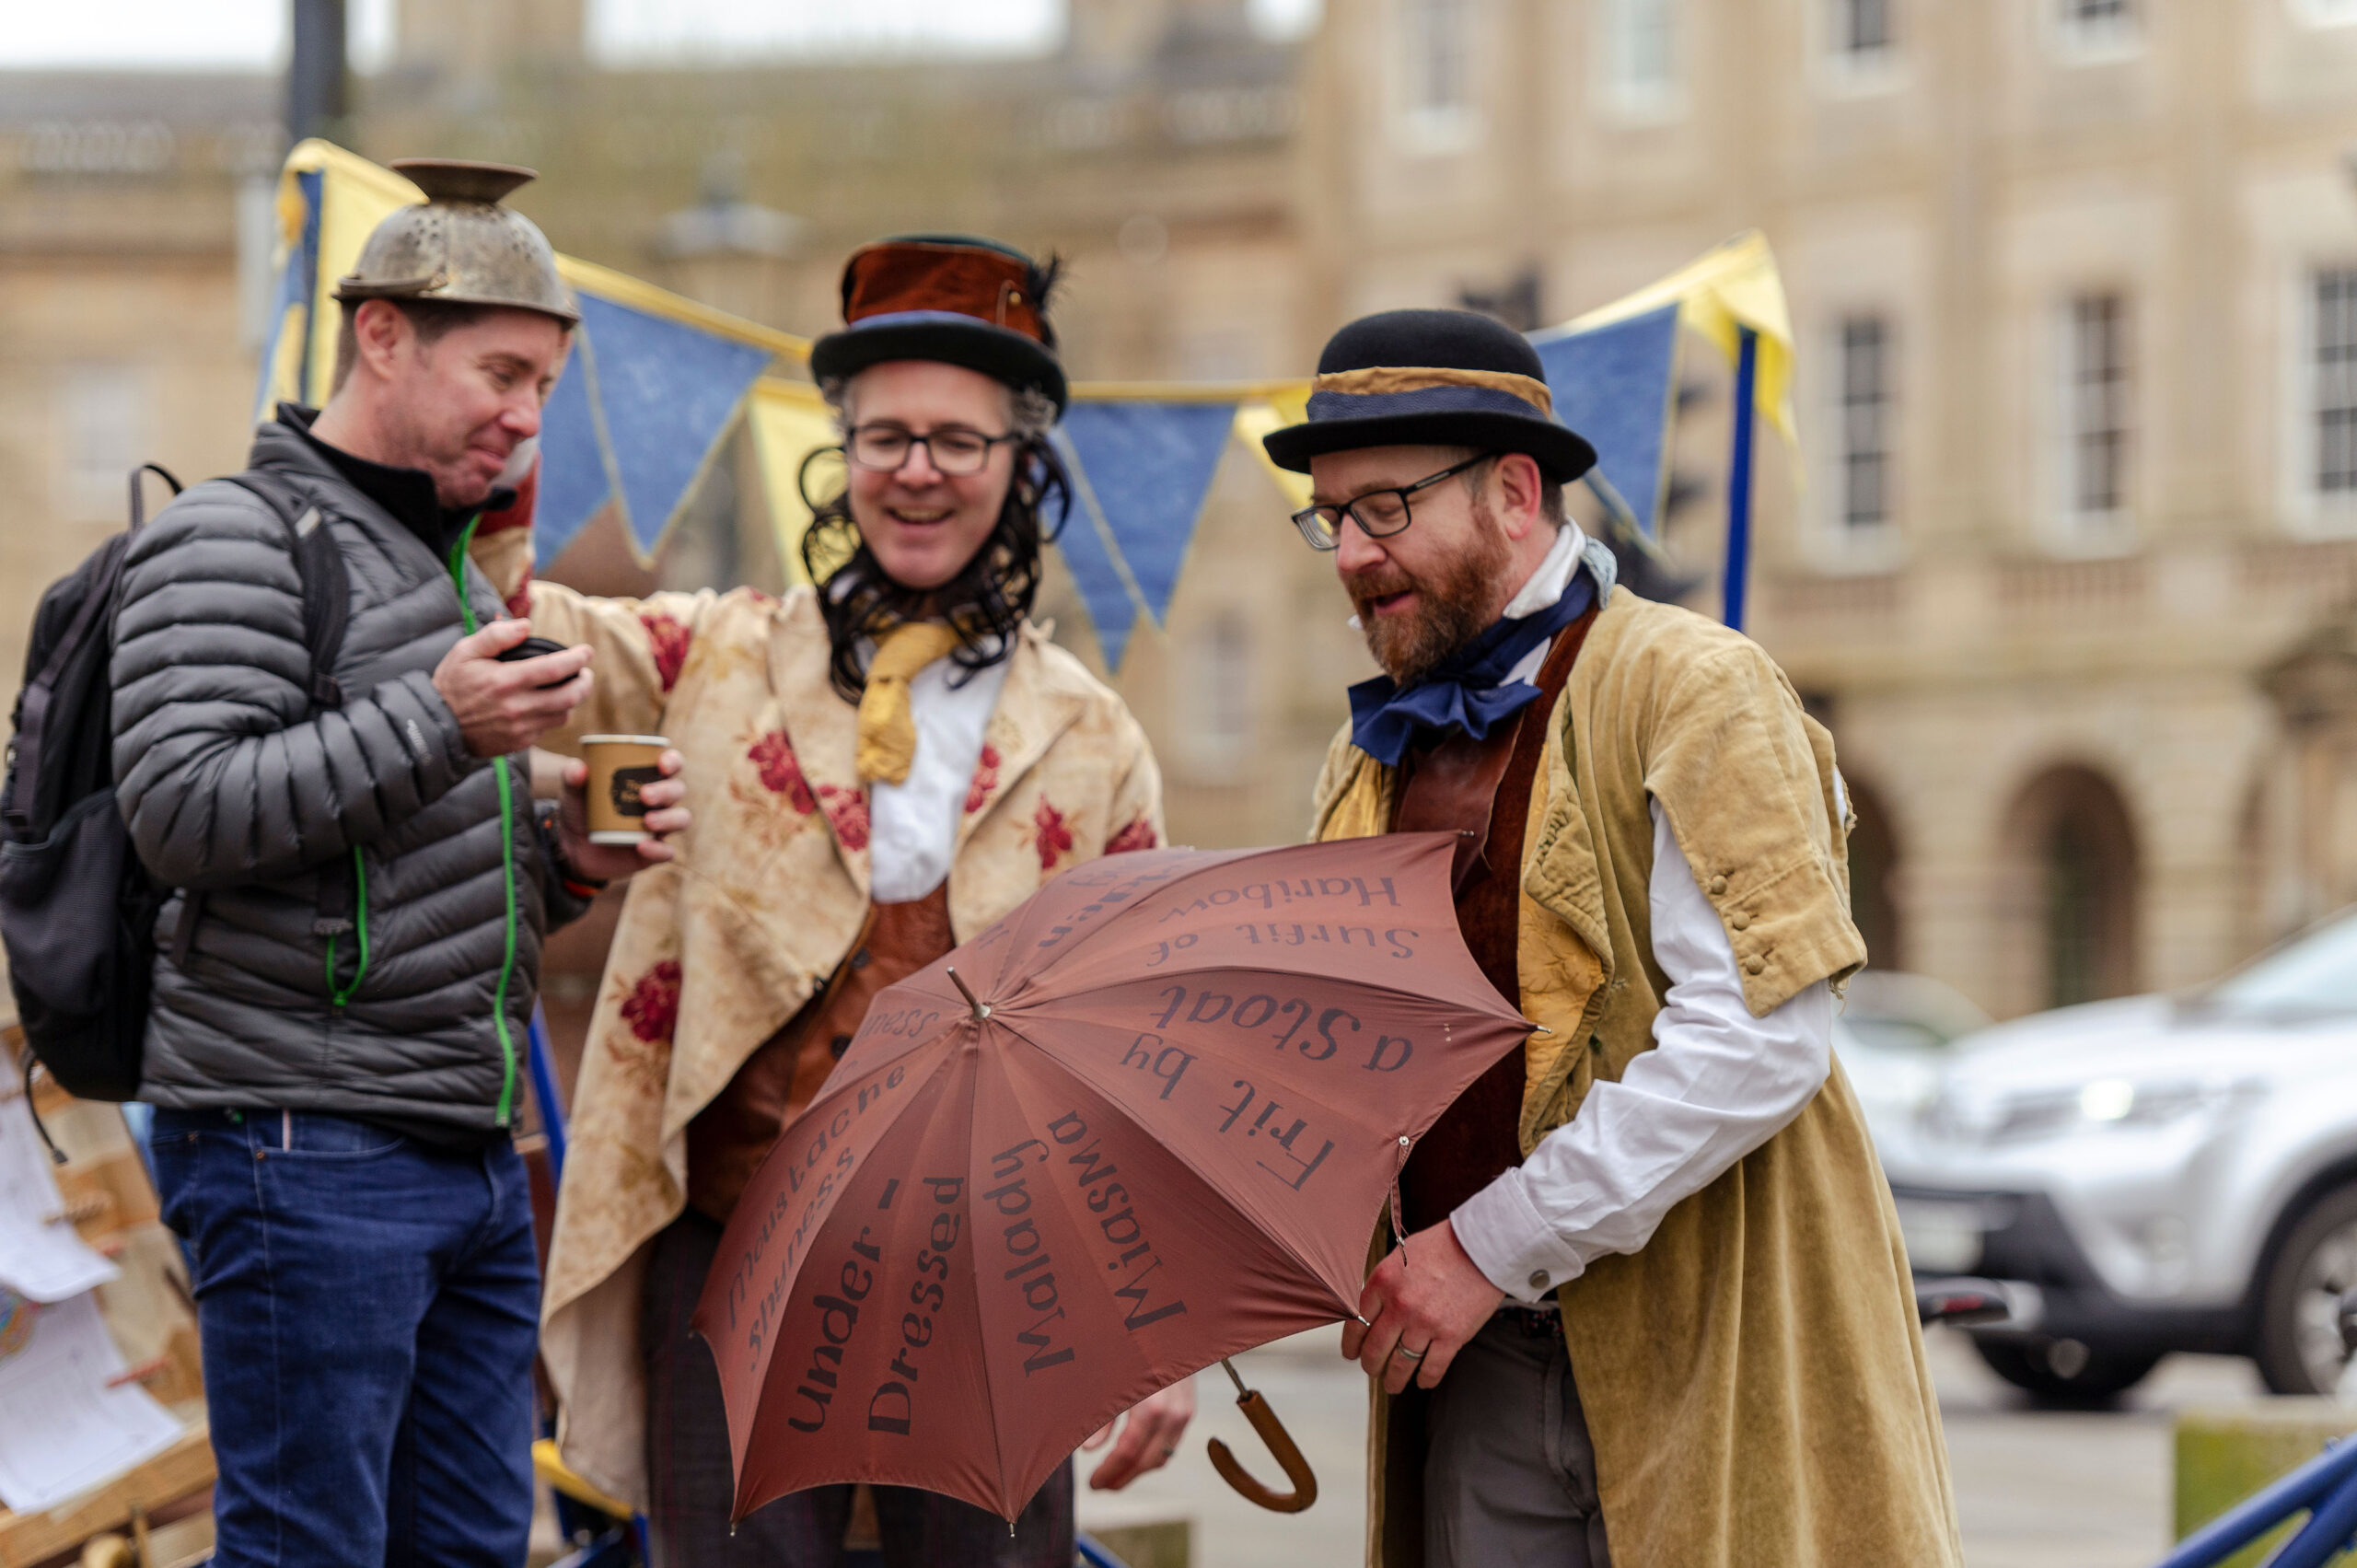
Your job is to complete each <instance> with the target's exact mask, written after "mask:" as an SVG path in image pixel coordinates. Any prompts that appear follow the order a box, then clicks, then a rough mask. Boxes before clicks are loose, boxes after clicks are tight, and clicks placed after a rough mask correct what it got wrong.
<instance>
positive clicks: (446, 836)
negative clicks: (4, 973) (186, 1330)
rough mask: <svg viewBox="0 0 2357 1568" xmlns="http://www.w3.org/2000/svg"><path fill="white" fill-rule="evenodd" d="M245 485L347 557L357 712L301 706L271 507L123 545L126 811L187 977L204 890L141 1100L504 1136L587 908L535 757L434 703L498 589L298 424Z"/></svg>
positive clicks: (218, 512)
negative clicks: (188, 928) (484, 736)
mask: <svg viewBox="0 0 2357 1568" xmlns="http://www.w3.org/2000/svg"><path fill="white" fill-rule="evenodd" d="M281 417H282V420H284V419H287V418H291V417H300V416H298V415H296V414H294V413H293V412H292V411H287V410H284V409H282V411H281ZM250 466H251V467H253V468H259V469H268V470H274V471H275V472H276V473H277V474H278V475H280V476H281V477H282V478H284V480H286V481H289V482H291V483H292V485H293V487H294V488H295V489H296V491H297V492H299V493H301V494H303V496H304V497H305V498H306V499H307V500H308V501H309V502H310V503H311V504H312V505H316V506H317V507H319V511H320V513H321V515H322V516H323V517H325V519H326V521H327V526H329V527H330V528H332V529H333V530H334V537H335V540H336V542H337V543H338V544H339V545H341V546H342V547H343V558H344V562H345V565H346V569H347V571H348V572H349V574H350V576H351V598H350V605H351V621H350V624H349V627H348V629H347V630H346V632H345V634H344V639H343V650H342V653H341V655H340V656H338V658H337V659H336V661H335V665H334V669H333V674H334V676H335V678H336V680H337V681H338V683H339V684H340V685H341V687H342V688H343V703H342V705H341V706H340V707H336V708H331V709H327V710H324V711H321V712H319V713H318V714H313V713H312V712H311V709H310V706H309V703H308V696H307V689H308V682H309V678H310V655H309V652H308V649H307V647H306V645H305V643H304V633H303V598H302V582H301V578H300V577H299V576H298V575H297V574H296V565H295V558H294V554H293V551H292V540H291V538H290V536H289V533H288V531H287V528H286V526H285V524H284V522H282V521H281V520H280V518H279V517H277V515H276V514H275V513H273V512H272V511H271V510H270V508H269V507H268V506H267V505H265V504H264V503H263V501H262V500H261V497H259V496H257V495H255V494H252V493H251V492H250V491H248V490H246V489H243V488H241V487H239V486H238V485H234V484H230V483H227V482H211V483H205V484H199V485H194V486H192V487H191V488H190V489H189V491H188V492H187V493H186V494H183V495H181V496H180V498H179V499H177V500H175V501H174V502H173V503H172V504H171V505H169V506H168V507H166V508H165V509H164V511H163V512H162V513H160V514H159V515H158V516H157V517H156V519H155V520H154V521H153V522H151V523H150V524H148V525H147V527H146V528H145V529H144V530H142V531H141V533H140V534H139V535H138V537H137V538H136V539H135V540H134V541H133V543H132V546H131V552H130V557H129V560H128V562H127V563H126V564H125V568H124V576H123V596H122V611H121V613H120V615H119V617H118V618H117V620H116V622H115V652H114V664H113V682H114V736H115V739H114V771H115V779H116V784H117V789H116V794H117V796H118V799H119V801H120V804H121V806H122V813H123V819H124V820H125V821H126V822H127V823H128V824H129V825H130V829H131V837H132V841H133V842H134V844H135V845H137V847H138V851H139V855H140V858H141V859H142V860H143V861H145V863H146V865H147V868H148V869H149V870H150V871H151V872H153V873H154V874H155V875H156V877H157V878H158V879H159V880H161V881H164V882H167V883H169V884H170V885H171V886H173V887H174V888H177V889H191V890H196V891H198V892H199V893H200V899H201V901H197V907H198V909H199V914H198V916H197V919H196V923H195V924H194V926H193V928H192V935H191V943H190V947H189V950H188V953H187V965H186V968H185V969H182V968H181V967H180V964H179V963H177V962H176V961H175V951H174V949H175V947H176V945H177V942H178V938H179V936H180V923H181V922H182V921H183V920H185V919H186V918H188V911H189V909H190V907H191V904H192V897H191V894H190V893H189V892H181V893H177V894H175V895H174V896H173V897H172V899H171V900H170V901H169V902H168V903H167V904H166V905H165V907H164V912H163V915H162V918H161V920H160V921H159V923H158V924H157V933H156V940H157V948H158V957H157V962H156V971H155V978H156V984H155V993H154V1001H153V1004H152V1008H151V1012H150V1015H149V1018H148V1024H147V1039H146V1063H145V1080H144V1082H143V1085H142V1087H141V1091H140V1098H142V1099H145V1100H147V1101H150V1102H152V1103H154V1104H157V1105H165V1106H177V1107H181V1108H188V1109H194V1108H201V1107H214V1106H217V1107H228V1108H238V1109H256V1108H260V1109H295V1110H315V1111H325V1112H330V1113H332V1114H336V1115H343V1116H354V1117H359V1118H363V1119H368V1120H374V1121H383V1122H386V1123H389V1124H390V1125H393V1126H397V1127H401V1128H404V1129H406V1130H408V1131H412V1132H419V1133H421V1134H423V1135H424V1136H427V1137H429V1138H431V1137H436V1136H439V1137H441V1138H443V1139H445V1140H446V1141H454V1142H466V1141H470V1140H472V1139H480V1138H484V1137H489V1136H493V1135H495V1133H496V1130H498V1129H500V1128H503V1127H506V1126H508V1125H510V1124H511V1122H512V1121H513V1119H514V1117H515V1114H516V1111H517V1107H518V1106H519V1105H520V1103H521V1101H522V1097H523V1093H524V1091H523V1086H522V1084H521V1082H520V1080H521V1078H522V1075H523V1074H524V1072H525V1071H526V1070H527V1065H528V1064H527V1062H526V1058H525V1052H526V1051H527V1049H528V1037H527V1033H526V1030H527V1025H528V1019H529V1018H530V1016H531V1011H532V1000H533V994H534V990H535V987H536V984H537V981H538V977H539V973H540V939H541V935H542V933H543V932H544V931H545V930H546V929H547V928H548V926H549V925H550V924H551V923H552V915H553V916H554V917H556V918H558V919H563V918H570V916H572V915H573V914H575V913H578V912H579V910H580V907H581V906H580V904H579V903H578V902H577V901H575V900H574V899H573V898H572V897H571V895H569V894H567V893H566V892H564V890H563V888H562V886H561V884H560V881H559V878H558V877H557V876H556V875H554V873H553V871H552V867H551V866H550V865H549V861H550V859H551V858H552V857H551V855H550V854H549V852H548V851H547V849H546V848H545V847H544V838H543V834H542V833H541V832H540V831H539V830H536V829H535V827H534V824H533V819H532V801H531V785H530V777H529V772H528V767H527V765H526V759H525V758H524V757H523V756H522V755H517V756H514V757H508V758H503V759H501V765H500V766H493V764H491V763H489V762H486V761H482V759H480V758H477V757H475V756H473V755H471V754H470V752H469V751H468V749H467V746H466V742H465V740H464V739H463V738H461V736H460V734H459V725H458V720H457V719H456V718H455V717H454V716H453V715H452V714H451V712H450V710H449V708H448V706H447V704H445V703H444V702H443V701H442V698H441V696H440V695H439V694H438V693H437V692H436V691H435V690H434V684H433V679H432V678H433V671H434V668H435V665H436V664H438V663H439V662H440V661H441V658H442V656H443V655H444V654H446V653H447V652H448V651H449V648H450V645H452V644H453V643H455V642H457V641H458V640H459V637H460V636H462V635H463V634H464V633H465V631H466V628H467V625H468V624H469V623H479V622H480V621H485V620H489V619H492V618H494V617H496V616H497V615H499V613H500V605H499V599H498V595H497V594H496V592H495V591H494V590H493V588H492V587H491V585H490V583H489V582H488V581H487V580H486V579H485V578H484V577H483V575H482V573H481V572H480V571H478V570H476V569H475V568H474V567H473V566H472V565H471V564H470V563H467V562H466V559H465V552H464V549H463V540H457V539H454V540H451V541H450V543H451V545H452V546H453V547H454V548H453V549H452V552H451V554H452V558H453V559H455V560H456V561H457V562H458V563H459V564H458V566H457V567H456V568H455V569H454V567H453V566H452V564H451V561H449V560H445V559H441V558H439V557H438V556H437V553H436V549H435V544H429V543H428V541H427V540H426V538H425V537H424V536H422V535H421V533H420V532H419V531H418V528H416V527H412V526H411V525H409V524H405V523H404V522H402V521H401V520H399V519H397V518H396V517H394V516H393V515H392V514H390V513H389V512H388V511H387V510H386V509H385V508H384V507H383V506H381V505H378V504H377V502H376V501H375V500H373V499H371V498H370V497H369V495H368V494H366V493H364V492H363V491H362V490H361V489H359V488H358V487H357V486H355V485H354V483H352V482H350V481H349V480H348V479H346V478H345V477H344V475H343V473H341V472H339V471H338V470H337V469H336V467H335V466H334V464H332V463H331V462H330V461H329V460H328V459H327V458H326V457H325V455H324V454H322V453H321V452H320V451H319V450H318V449H317V448H316V447H313V446H312V445H311V444H310V443H309V441H308V439H306V437H304V436H302V435H300V434H298V433H297V432H296V431H295V430H292V429H289V428H288V427H287V425H286V424H284V423H276V424H265V425H263V426H262V427H261V430H260V432H259V433H258V435H257V436H256V439H255V443H254V447H253V453H252V456H251V458H250ZM435 542H436V543H440V542H441V541H439V540H437V541H435ZM454 570H455V572H456V573H457V574H459V575H463V577H464V580H465V584H466V597H467V614H466V616H464V617H462V615H461V606H460V602H459V591H458V589H457V587H456V586H455V580H454ZM340 928H341V929H340Z"/></svg>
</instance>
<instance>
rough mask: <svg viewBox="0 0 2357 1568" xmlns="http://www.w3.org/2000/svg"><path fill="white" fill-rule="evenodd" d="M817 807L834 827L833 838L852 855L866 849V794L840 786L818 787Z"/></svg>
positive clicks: (863, 791)
mask: <svg viewBox="0 0 2357 1568" xmlns="http://www.w3.org/2000/svg"><path fill="white" fill-rule="evenodd" d="M819 809H821V810H823V811H824V812H826V814H827V820H828V821H829V822H830V823H832V824H833V825H834V830H835V837H836V838H837V839H838V840H840V841H841V842H842V846H843V848H845V849H847V850H849V851H851V852H852V854H858V853H859V852H860V851H861V850H864V849H865V848H866V847H867V792H866V791H865V790H859V789H845V788H843V787H842V785H841V784H820V785H819Z"/></svg>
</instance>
